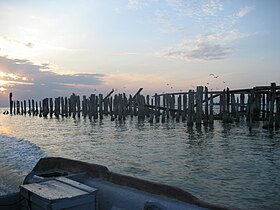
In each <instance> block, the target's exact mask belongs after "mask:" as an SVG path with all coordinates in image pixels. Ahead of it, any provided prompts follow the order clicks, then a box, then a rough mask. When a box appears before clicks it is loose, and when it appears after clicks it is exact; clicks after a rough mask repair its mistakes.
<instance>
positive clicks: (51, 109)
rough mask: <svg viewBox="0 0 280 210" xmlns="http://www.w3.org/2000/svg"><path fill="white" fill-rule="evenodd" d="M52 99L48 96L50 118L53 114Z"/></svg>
mask: <svg viewBox="0 0 280 210" xmlns="http://www.w3.org/2000/svg"><path fill="white" fill-rule="evenodd" d="M53 112H54V111H53V99H52V98H50V118H52V116H53Z"/></svg>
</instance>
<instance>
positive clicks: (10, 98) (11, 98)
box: [9, 93, 14, 115]
mask: <svg viewBox="0 0 280 210" xmlns="http://www.w3.org/2000/svg"><path fill="white" fill-rule="evenodd" d="M9 100H10V115H12V114H13V103H14V102H13V93H10V97H9Z"/></svg>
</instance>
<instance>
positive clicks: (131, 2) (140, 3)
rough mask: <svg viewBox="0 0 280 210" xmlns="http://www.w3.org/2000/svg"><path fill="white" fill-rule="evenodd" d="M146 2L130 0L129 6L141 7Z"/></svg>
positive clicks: (133, 7)
mask: <svg viewBox="0 0 280 210" xmlns="http://www.w3.org/2000/svg"><path fill="white" fill-rule="evenodd" d="M143 4H144V2H143V0H129V1H128V7H129V8H131V9H140V8H142V6H143Z"/></svg>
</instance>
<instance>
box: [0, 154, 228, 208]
mask: <svg viewBox="0 0 280 210" xmlns="http://www.w3.org/2000/svg"><path fill="white" fill-rule="evenodd" d="M8 209H9V210H58V209H69V210H76V209H77V210H79V209H81V210H87V209H92V210H134V209H135V210H199V209H201V210H202V209H217V210H223V209H229V208H225V207H220V206H217V205H213V204H209V203H206V202H203V201H201V200H200V199H198V198H196V197H195V196H193V195H192V194H190V193H188V192H186V191H184V190H182V189H179V188H176V187H172V186H169V185H165V184H159V183H155V182H151V181H146V180H142V179H138V178H134V177H130V176H126V175H122V174H118V173H114V172H111V171H109V170H108V168H106V167H105V166H102V165H96V164H90V163H86V162H81V161H77V160H71V159H66V158H60V157H50V158H42V159H40V160H39V162H38V163H37V164H36V166H35V167H34V169H33V170H32V171H31V172H30V173H29V174H28V175H27V176H26V178H25V180H24V183H23V185H21V186H20V191H19V192H18V193H14V194H11V195H7V196H2V197H0V210H8Z"/></svg>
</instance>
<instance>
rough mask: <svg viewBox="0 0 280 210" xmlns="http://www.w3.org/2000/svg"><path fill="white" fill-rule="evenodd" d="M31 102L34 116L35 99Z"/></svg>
mask: <svg viewBox="0 0 280 210" xmlns="http://www.w3.org/2000/svg"><path fill="white" fill-rule="evenodd" d="M31 102H32V115H33V116H34V115H35V101H34V99H32V100H31Z"/></svg>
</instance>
